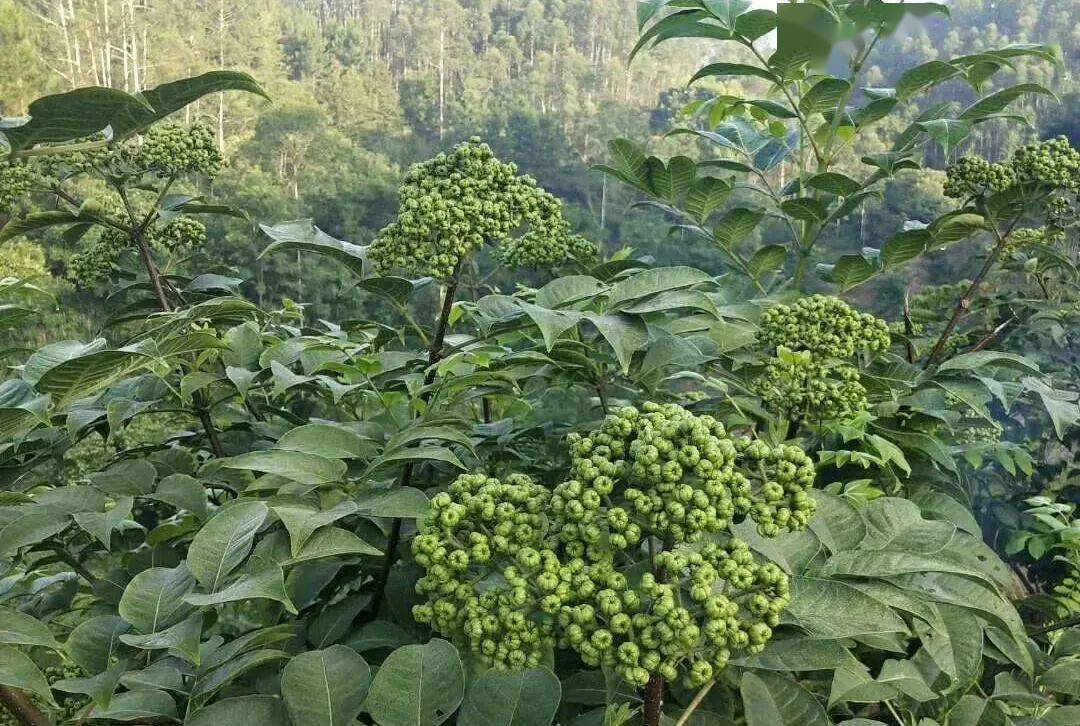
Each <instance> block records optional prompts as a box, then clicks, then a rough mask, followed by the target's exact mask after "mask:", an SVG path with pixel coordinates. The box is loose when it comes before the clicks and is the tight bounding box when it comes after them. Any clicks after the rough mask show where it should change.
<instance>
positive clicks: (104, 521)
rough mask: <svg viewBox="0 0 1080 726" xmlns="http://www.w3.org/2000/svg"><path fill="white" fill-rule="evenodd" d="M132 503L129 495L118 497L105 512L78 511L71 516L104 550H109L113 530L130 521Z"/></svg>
mask: <svg viewBox="0 0 1080 726" xmlns="http://www.w3.org/2000/svg"><path fill="white" fill-rule="evenodd" d="M133 504H134V500H133V499H132V498H131V497H120V498H119V499H117V500H116V504H115V506H113V508H112V509H110V510H109V511H107V512H78V513H76V514H73V515H72V518H73V519H74V520H75V523H76V524H78V525H79V526H80V527H82V529H83V531H85V532H87V533H88V534H89V535H90V536H92V537H93V538H94V539H96V540H97V541H98V542H101V544H103V545H104V546H105V549H106V550H111V549H112V533H113V530H115V529H119V528H120V527H121V525H122V524H123V523H124V522H127V521H130V518H131V507H132V505H133Z"/></svg>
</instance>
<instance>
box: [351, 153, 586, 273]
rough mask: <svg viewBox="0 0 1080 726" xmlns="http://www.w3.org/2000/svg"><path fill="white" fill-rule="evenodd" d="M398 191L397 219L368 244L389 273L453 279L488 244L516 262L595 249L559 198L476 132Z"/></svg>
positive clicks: (421, 167)
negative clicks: (576, 230) (574, 225)
mask: <svg viewBox="0 0 1080 726" xmlns="http://www.w3.org/2000/svg"><path fill="white" fill-rule="evenodd" d="M398 194H399V197H400V199H401V209H400V212H399V213H398V217H397V219H396V220H395V221H394V222H393V223H392V224H390V225H389V226H387V227H386V228H384V229H383V230H382V231H381V232H380V233H379V237H378V239H376V240H375V242H374V244H372V246H371V249H370V257H371V260H372V261H373V263H374V264H375V267H376V268H377V269H378V270H379V271H380V272H382V273H384V274H385V273H388V272H390V271H391V270H394V269H403V270H408V271H410V272H413V273H417V274H421V275H430V276H432V277H436V278H439V279H448V278H450V277H452V276H453V275H454V273H455V271H456V270H457V269H458V267H459V266H460V264H461V262H462V260H464V259H465V258H466V257H468V256H469V255H470V254H471V253H473V252H474V251H476V250H478V249H480V248H481V247H482V246H484V245H493V246H495V247H496V256H497V257H498V258H499V259H500V261H501V262H502V263H503V264H505V265H508V266H511V267H516V266H521V265H538V266H544V265H554V264H557V263H559V262H562V261H563V260H565V259H566V258H567V257H570V256H584V257H591V256H592V255H594V254H595V249H594V248H593V246H592V245H591V244H589V243H588V242H586V241H585V240H584V239H582V238H581V237H579V236H577V235H574V234H571V232H570V224H569V222H567V221H566V219H565V218H564V217H563V215H562V205H561V204H560V202H559V201H558V200H557V199H556V198H555V197H554V196H552V195H551V194H549V193H547V192H545V191H544V190H542V189H540V188H539V187H538V186H537V185H536V181H535V180H534V179H532V177H529V176H523V175H521V174H519V173H518V169H517V166H516V165H515V164H512V163H503V162H502V161H499V159H497V158H496V157H495V154H494V153H493V152H492V150H491V148H490V147H489V146H488V145H487V144H484V143H482V142H481V141H480V139H478V138H473V139H470V140H469V141H467V142H465V143H462V144H459V145H458V146H456V147H454V149H453V150H452V151H450V152H449V153H443V154H439V155H438V156H436V157H435V158H434V159H430V160H428V161H425V162H423V163H420V164H416V165H414V166H413V167H411V168H410V169H409V171H408V173H407V174H406V175H405V180H404V182H403V183H402V185H401V187H400V188H399V190H398ZM521 229H524V230H525V231H524V232H523V233H522V234H520V235H517V236H515V233H516V232H518V231H519V230H521Z"/></svg>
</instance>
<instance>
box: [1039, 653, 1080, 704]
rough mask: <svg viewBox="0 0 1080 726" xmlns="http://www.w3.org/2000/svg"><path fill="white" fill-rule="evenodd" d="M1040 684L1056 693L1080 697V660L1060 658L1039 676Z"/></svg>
mask: <svg viewBox="0 0 1080 726" xmlns="http://www.w3.org/2000/svg"><path fill="white" fill-rule="evenodd" d="M1039 685H1040V686H1041V687H1043V688H1046V689H1047V690H1050V691H1053V692H1054V693H1063V694H1065V695H1068V696H1074V697H1080V660H1060V661H1058V662H1057V663H1055V664H1054V665H1052V666H1051V667H1050V669H1049V670H1047V671H1046V673H1043V674H1042V675H1041V676H1039Z"/></svg>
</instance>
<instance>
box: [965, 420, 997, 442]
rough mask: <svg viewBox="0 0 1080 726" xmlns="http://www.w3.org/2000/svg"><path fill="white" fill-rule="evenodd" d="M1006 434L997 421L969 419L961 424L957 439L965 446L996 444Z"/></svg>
mask: <svg viewBox="0 0 1080 726" xmlns="http://www.w3.org/2000/svg"><path fill="white" fill-rule="evenodd" d="M1004 432H1005V429H1004V427H1003V426H1002V425H1001V424H999V423H998V422H997V421H986V420H985V419H969V420H965V421H962V422H961V425H960V427H959V428H958V429H957V433H956V438H957V440H958V441H960V442H961V443H965V444H996V443H997V442H999V441H1001V436H1002V434H1003V433H1004Z"/></svg>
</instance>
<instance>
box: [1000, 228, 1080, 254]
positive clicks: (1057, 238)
mask: <svg viewBox="0 0 1080 726" xmlns="http://www.w3.org/2000/svg"><path fill="white" fill-rule="evenodd" d="M1064 239H1065V234H1064V232H1062V231H1061V230H1058V229H1053V228H1051V227H1038V228H1031V227H1025V228H1022V229H1017V230H1013V231H1012V232H1011V233H1010V234H1009V236H1008V237H1006V238H1005V248H1004V251H1005V252H1006V253H1012V252H1020V251H1021V250H1024V249H1027V248H1029V247H1033V246H1035V245H1053V244H1058V243H1060V242H1062V241H1063V240H1064Z"/></svg>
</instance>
